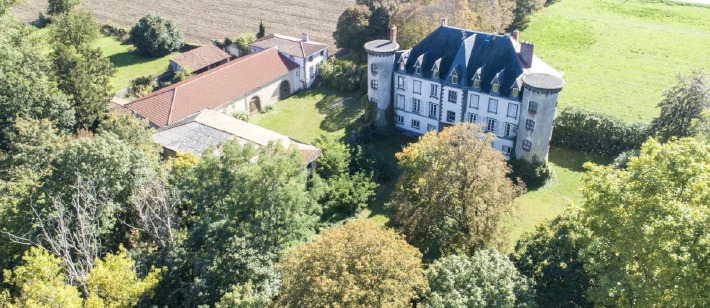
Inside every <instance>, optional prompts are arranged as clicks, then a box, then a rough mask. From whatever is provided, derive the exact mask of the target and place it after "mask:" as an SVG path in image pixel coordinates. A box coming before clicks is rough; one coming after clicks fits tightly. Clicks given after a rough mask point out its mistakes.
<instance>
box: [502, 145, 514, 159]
mask: <svg viewBox="0 0 710 308" xmlns="http://www.w3.org/2000/svg"><path fill="white" fill-rule="evenodd" d="M502 150H503V154H505V155H506V156H510V154H512V153H513V148H511V147H509V146H507V145H504V146H503V147H502Z"/></svg>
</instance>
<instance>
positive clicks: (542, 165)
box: [508, 158, 552, 189]
mask: <svg viewBox="0 0 710 308" xmlns="http://www.w3.org/2000/svg"><path fill="white" fill-rule="evenodd" d="M508 163H509V164H510V167H511V168H512V169H513V172H512V173H510V177H511V178H512V179H516V178H520V179H521V180H523V182H525V186H526V187H527V188H528V189H531V188H538V187H541V186H543V185H545V183H546V182H547V180H549V179H550V178H551V177H552V170H551V169H550V166H549V165H547V163H546V162H544V161H539V160H535V161H532V162H529V161H527V160H524V159H515V158H511V159H510V161H508Z"/></svg>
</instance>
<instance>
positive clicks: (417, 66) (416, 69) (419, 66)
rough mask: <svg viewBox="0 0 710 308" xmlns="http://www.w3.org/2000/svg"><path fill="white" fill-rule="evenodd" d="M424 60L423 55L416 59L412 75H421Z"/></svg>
mask: <svg viewBox="0 0 710 308" xmlns="http://www.w3.org/2000/svg"><path fill="white" fill-rule="evenodd" d="M423 60H424V55H421V56H419V58H417V62H416V63H414V73H415V74H417V75H421V74H422V61H423Z"/></svg>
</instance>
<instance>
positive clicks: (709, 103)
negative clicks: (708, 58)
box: [651, 70, 710, 142]
mask: <svg viewBox="0 0 710 308" xmlns="http://www.w3.org/2000/svg"><path fill="white" fill-rule="evenodd" d="M658 108H660V109H661V114H660V115H658V117H657V118H655V119H653V121H652V122H651V125H652V127H653V130H654V131H656V134H657V136H658V138H659V140H661V141H662V142H665V141H668V140H670V138H671V137H678V138H682V137H690V136H692V135H693V134H692V133H693V131H692V125H691V124H692V123H693V121H694V120H696V119H699V118H700V117H701V113H702V112H703V111H704V110H706V109H708V108H710V88H709V87H708V81H707V79H706V76H705V72H704V71H702V70H694V71H693V72H692V74H691V75H690V76H683V75H678V83H676V84H675V85H673V86H671V88H670V89H668V90H666V91H665V92H664V93H663V100H662V101H661V102H660V103H659V104H658Z"/></svg>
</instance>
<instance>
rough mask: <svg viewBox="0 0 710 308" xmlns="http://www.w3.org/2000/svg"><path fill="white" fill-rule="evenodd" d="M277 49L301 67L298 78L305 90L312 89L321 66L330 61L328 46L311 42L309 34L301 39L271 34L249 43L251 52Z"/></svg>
mask: <svg viewBox="0 0 710 308" xmlns="http://www.w3.org/2000/svg"><path fill="white" fill-rule="evenodd" d="M268 48H276V49H278V50H279V52H281V53H282V54H284V55H286V56H287V57H288V58H289V59H291V60H293V61H295V62H296V63H298V65H299V66H300V67H301V68H300V70H299V72H298V76H299V78H300V80H301V85H302V87H303V88H310V87H311V86H312V85H313V81H315V79H316V77H318V75H319V74H320V64H321V63H322V62H323V61H326V60H328V45H325V44H320V43H316V42H313V41H311V40H310V39H309V38H308V34H305V33H304V34H303V35H302V36H301V38H300V39H298V38H295V37H290V36H285V35H281V34H275V33H274V34H270V35H267V36H264V37H262V38H260V39H258V40H256V41H254V42H251V43H249V51H250V52H258V51H261V50H264V49H268Z"/></svg>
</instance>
